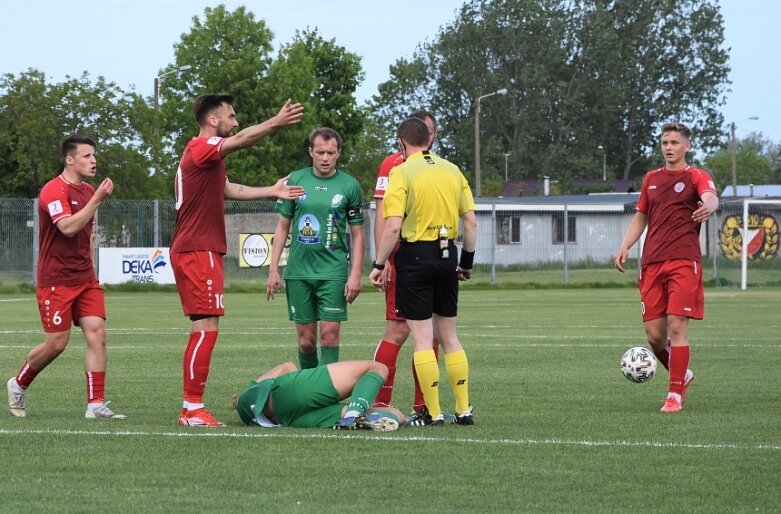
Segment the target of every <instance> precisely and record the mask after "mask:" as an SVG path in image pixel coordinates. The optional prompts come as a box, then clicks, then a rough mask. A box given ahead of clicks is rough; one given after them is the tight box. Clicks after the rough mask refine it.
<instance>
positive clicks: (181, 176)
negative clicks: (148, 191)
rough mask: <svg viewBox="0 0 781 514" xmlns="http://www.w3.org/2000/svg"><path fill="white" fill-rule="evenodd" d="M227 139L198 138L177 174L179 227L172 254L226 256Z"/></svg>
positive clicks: (195, 138) (191, 143)
mask: <svg viewBox="0 0 781 514" xmlns="http://www.w3.org/2000/svg"><path fill="white" fill-rule="evenodd" d="M224 141H225V138H222V137H219V136H214V137H194V138H192V139H191V140H190V142H189V143H187V146H186V147H185V149H184V153H183V154H182V160H181V161H179V169H178V170H177V171H176V184H175V185H174V195H175V197H176V225H175V227H174V235H173V237H172V240H171V253H177V252H194V251H212V252H216V253H219V254H220V255H225V252H226V251H227V250H228V245H227V240H226V237H225V180H226V176H225V161H224V160H223V158H222V155H220V148H222V144H223V142H224Z"/></svg>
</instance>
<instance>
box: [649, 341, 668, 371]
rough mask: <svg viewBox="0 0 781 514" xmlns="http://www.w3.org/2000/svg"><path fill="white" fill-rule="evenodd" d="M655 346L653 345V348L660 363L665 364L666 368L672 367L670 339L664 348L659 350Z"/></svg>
mask: <svg viewBox="0 0 781 514" xmlns="http://www.w3.org/2000/svg"><path fill="white" fill-rule="evenodd" d="M653 348H654V347H653V346H652V347H651V350H653V352H654V355H656V360H658V361H659V363H660V364H661V365H662V366H664V369H670V340H669V339H668V340H667V346H665V347H664V350H662V351H660V352H657V351H656V350H654V349H653Z"/></svg>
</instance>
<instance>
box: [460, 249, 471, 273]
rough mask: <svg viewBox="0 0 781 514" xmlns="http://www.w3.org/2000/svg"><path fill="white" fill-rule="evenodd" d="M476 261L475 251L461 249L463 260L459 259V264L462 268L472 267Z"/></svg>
mask: <svg viewBox="0 0 781 514" xmlns="http://www.w3.org/2000/svg"><path fill="white" fill-rule="evenodd" d="M474 263H475V252H467V251H466V250H461V260H460V261H458V266H459V267H460V268H461V269H472V266H473V265H474Z"/></svg>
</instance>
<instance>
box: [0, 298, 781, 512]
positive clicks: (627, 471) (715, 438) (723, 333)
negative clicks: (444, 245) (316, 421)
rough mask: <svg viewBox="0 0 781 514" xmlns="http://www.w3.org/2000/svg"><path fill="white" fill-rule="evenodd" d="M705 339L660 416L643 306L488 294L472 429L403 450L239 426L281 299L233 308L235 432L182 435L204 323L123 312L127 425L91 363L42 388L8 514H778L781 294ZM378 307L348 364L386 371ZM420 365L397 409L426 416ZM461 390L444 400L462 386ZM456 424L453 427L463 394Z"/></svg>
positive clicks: (429, 435) (221, 361)
mask: <svg viewBox="0 0 781 514" xmlns="http://www.w3.org/2000/svg"><path fill="white" fill-rule="evenodd" d="M706 294H707V308H706V319H705V320H704V321H701V322H693V324H692V328H691V339H692V344H693V349H692V355H693V356H692V366H691V367H692V368H693V369H694V371H695V374H696V379H695V381H694V384H693V385H692V387H691V389H690V390H689V395H688V398H687V403H686V407H685V409H684V410H683V411H682V412H681V413H679V414H674V415H664V414H661V413H660V412H659V408H660V407H661V403H662V399H663V397H664V395H665V392H666V385H667V373H666V372H665V371H664V370H661V371H660V372H659V373H658V375H657V377H655V378H654V379H653V380H651V381H650V382H648V383H646V384H640V385H638V384H632V383H630V382H628V381H627V380H626V379H624V378H623V376H622V375H621V373H620V371H619V367H618V361H619V358H620V356H621V354H622V353H623V351H624V350H625V349H626V348H628V347H629V346H635V345H642V344H643V343H644V336H643V331H642V325H641V323H640V319H639V308H638V300H637V292H636V290H635V289H632V288H616V289H592V290H589V289H577V290H566V289H555V290H502V291H479V290H470V291H465V292H463V293H462V298H461V316H460V323H459V325H460V334H461V336H462V341H463V343H464V345H465V347H466V350H467V354H468V356H469V359H470V367H471V377H470V382H471V400H472V403H473V404H474V406H475V420H476V423H477V424H476V426H474V427H458V426H446V427H428V428H403V429H401V430H399V431H398V432H395V433H390V434H372V433H368V432H360V433H350V434H345V433H341V432H331V431H329V430H306V429H277V430H263V429H260V428H249V427H245V426H243V425H242V424H241V423H240V421H239V419H238V417H237V416H236V414H235V412H234V411H233V410H232V408H231V406H230V395H231V393H233V392H236V391H238V390H240V389H241V388H243V387H244V386H245V385H246V383H247V382H248V381H249V380H250V379H253V378H255V377H257V376H258V375H259V374H260V373H261V372H262V371H265V370H266V369H267V368H270V367H271V366H273V365H275V364H277V363H279V362H282V361H285V360H294V359H295V358H296V349H295V342H294V330H293V326H292V324H291V323H289V322H288V321H287V317H286V313H285V304H284V297H282V298H278V300H277V301H276V302H272V303H269V302H266V300H265V297H264V296H261V295H260V294H259V293H258V294H247V293H233V294H231V293H229V294H227V295H226V304H227V310H228V315H227V316H226V317H225V318H224V319H223V322H222V326H221V332H220V341H219V343H218V345H217V349H216V350H215V354H214V358H213V362H212V371H211V375H210V377H209V386H208V389H207V393H206V402H207V405H208V406H209V408H210V409H211V410H212V412H213V413H214V414H215V415H216V416H217V417H219V418H220V419H222V420H223V421H225V422H227V423H228V427H227V428H226V429H217V430H210V431H204V430H196V429H186V428H180V427H178V426H177V425H176V419H177V416H178V413H179V408H180V406H181V397H180V394H181V393H180V388H181V356H182V351H183V349H184V345H185V342H186V337H187V331H188V323H187V321H186V319H185V318H184V317H183V316H181V310H180V307H179V300H178V296H177V295H176V294H175V293H160V292H154V293H149V292H147V293H143V292H138V293H131V292H119V291H112V292H110V293H108V296H107V307H108V313H109V321H108V327H109V341H108V345H109V374H108V397H109V399H110V400H113V403H112V407H113V408H115V410H117V411H118V412H123V413H125V414H127V415H128V419H127V420H124V421H113V420H97V421H87V420H85V419H83V415H84V402H85V391H84V376H83V373H81V369H82V361H83V348H84V342H83V338H82V336H81V334H80V333H78V332H74V336H73V338H72V341H71V345H70V347H69V348H68V350H67V351H66V352H65V353H64V354H63V355H62V356H61V357H60V358H59V359H58V360H57V361H55V363H54V364H53V365H52V366H50V367H49V368H48V369H46V371H45V372H44V373H42V374H41V375H40V376H39V377H38V379H37V380H36V382H35V383H34V384H33V386H32V387H31V388H30V390H29V393H28V398H27V403H28V417H27V418H25V419H16V418H12V417H10V416H9V415H7V413H3V414H4V415H0V462H2V468H3V479H2V481H0V498H1V499H2V500H1V501H0V511H1V512H64V511H70V512H104V511H118V512H136V511H137V512H184V511H193V510H199V511H212V512H238V511H266V512H280V513H289V512H294V513H295V512H307V513H323V512H445V511H456V512H629V511H632V512H687V513H689V512H708V513H710V512H778V510H779V508H781V507H780V506H781V408H779V405H781V403H780V402H779V400H780V399H781V373H779V364H781V342H780V338H779V333H780V332H781V321H780V320H779V314H778V313H779V305H781V290H749V291H744V292H741V291H736V290H713V289H709V290H708V291H707V293H706ZM382 302H383V300H382V296H381V295H380V294H378V293H376V292H364V293H363V294H362V295H361V296H360V297H359V298H358V300H357V302H356V304H355V305H354V306H352V307H351V310H350V318H351V319H350V321H348V322H347V323H345V324H344V326H343V340H342V358H343V359H366V358H371V356H372V354H373V350H374V346H375V344H376V342H377V340H378V338H379V336H380V334H381V332H382V328H383V326H384V320H383V319H382V312H383V303H382ZM0 305H1V306H2V307H1V308H2V311H1V312H2V313H3V323H2V326H0V370H2V371H0V376H1V377H2V378H3V383H4V381H5V380H7V378H8V377H10V376H12V375H13V374H14V373H16V372H17V370H18V369H19V367H20V365H21V364H22V362H23V361H24V358H25V357H26V355H27V352H28V351H29V349H30V348H31V347H32V346H33V345H34V344H36V343H37V342H39V341H40V340H41V337H42V335H41V334H42V333H41V330H40V326H39V321H38V314H37V308H36V305H35V300H34V295H33V294H26V293H25V294H13V295H12V294H6V295H0ZM411 354H412V352H411V344H410V345H409V346H408V347H407V348H405V349H404V350H403V351H402V353H401V356H400V360H399V364H400V370H399V374H398V376H397V389H396V395H395V397H394V398H395V401H396V404H397V405H398V406H399V407H400V408H402V410H404V411H409V410H410V405H411V390H412V388H411V381H412V379H411V373H410V371H409V369H410V368H409V366H410V361H411ZM445 382H446V381H445ZM442 399H443V406H444V407H445V408H447V409H449V410H452V404H453V401H452V396H451V395H450V391H449V387H448V386H447V385H446V384H445V385H444V387H442Z"/></svg>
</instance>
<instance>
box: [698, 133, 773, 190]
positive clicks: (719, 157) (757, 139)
mask: <svg viewBox="0 0 781 514" xmlns="http://www.w3.org/2000/svg"><path fill="white" fill-rule="evenodd" d="M773 152H774V150H773V145H772V144H770V142H769V141H767V140H766V139H764V138H763V137H762V136H761V135H758V134H750V135H749V136H748V137H746V138H744V139H740V140H738V142H737V151H736V153H735V157H736V158H735V164H736V166H735V169H736V172H737V179H738V185H741V184H757V185H760V184H778V183H779V182H781V173H779V170H778V168H774V166H773V161H772V157H771V156H772V154H773ZM704 166H705V169H707V170H708V171H709V172H710V174H711V177H713V181H714V182H715V183H716V187H717V188H718V189H719V191H723V190H724V189H725V188H726V187H727V186H731V185H732V155H731V153H730V149H729V145H727V147H726V148H721V149H720V150H718V151H716V152H714V153H713V154H711V155H709V156H707V157H705V159H704ZM730 190H731V189H730Z"/></svg>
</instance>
